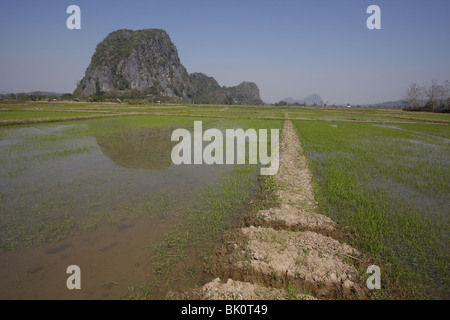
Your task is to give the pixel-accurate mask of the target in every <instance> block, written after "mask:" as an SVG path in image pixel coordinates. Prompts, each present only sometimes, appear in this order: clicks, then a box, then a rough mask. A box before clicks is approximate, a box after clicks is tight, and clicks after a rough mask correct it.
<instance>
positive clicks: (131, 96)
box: [0, 90, 189, 104]
mask: <svg viewBox="0 0 450 320" xmlns="http://www.w3.org/2000/svg"><path fill="white" fill-rule="evenodd" d="M0 101H5V102H13V103H14V102H15V103H20V102H27V101H79V102H117V103H121V102H124V103H128V104H149V103H189V101H185V100H183V99H179V98H170V97H166V96H154V95H150V94H147V93H145V92H142V91H140V90H130V91H129V92H127V93H126V94H121V95H120V97H119V96H118V95H114V94H108V93H104V92H100V93H99V94H97V95H92V96H89V97H76V96H74V95H73V94H71V93H63V94H58V93H44V92H39V91H36V92H32V93H8V94H0Z"/></svg>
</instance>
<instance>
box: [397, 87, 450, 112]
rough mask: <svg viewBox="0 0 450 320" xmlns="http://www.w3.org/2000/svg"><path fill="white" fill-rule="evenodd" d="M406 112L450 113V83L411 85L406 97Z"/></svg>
mask: <svg viewBox="0 0 450 320" xmlns="http://www.w3.org/2000/svg"><path fill="white" fill-rule="evenodd" d="M404 99H405V100H404V104H405V107H404V108H403V110H406V111H428V112H450V82H449V81H448V80H446V81H445V82H444V83H442V84H439V82H438V81H437V80H433V81H431V83H424V84H423V85H421V86H420V85H418V84H417V83H416V82H412V83H410V85H409V86H408V88H407V89H406V92H405V95H404Z"/></svg>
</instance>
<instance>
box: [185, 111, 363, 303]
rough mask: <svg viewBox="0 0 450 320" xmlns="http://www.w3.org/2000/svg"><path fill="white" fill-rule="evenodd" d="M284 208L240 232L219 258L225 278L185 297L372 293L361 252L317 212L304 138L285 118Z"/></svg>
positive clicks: (351, 295) (271, 211)
mask: <svg viewBox="0 0 450 320" xmlns="http://www.w3.org/2000/svg"><path fill="white" fill-rule="evenodd" d="M275 180H276V182H277V184H278V185H279V186H281V188H280V190H278V191H277V192H278V196H279V198H280V202H281V204H280V206H279V207H275V208H271V209H269V210H263V211H260V212H258V213H257V215H256V218H255V219H254V220H253V221H252V225H250V226H247V227H245V228H241V229H239V230H237V231H236V232H235V234H234V236H235V237H234V239H235V240H232V241H230V242H229V243H228V245H227V247H226V248H224V249H223V250H221V251H220V252H219V253H218V254H217V256H218V259H217V264H216V265H217V268H216V270H212V271H213V272H214V273H215V274H216V275H218V276H219V277H218V278H216V279H215V280H213V281H212V282H210V283H207V284H206V285H204V286H203V287H201V288H199V289H196V290H194V291H191V292H189V293H186V294H185V295H184V297H185V298H186V297H189V298H200V299H286V298H288V297H289V298H292V295H293V294H295V295H296V297H297V298H298V299H323V298H325V299H329V298H331V299H333V298H338V299H341V298H344V299H348V298H353V299H354V298H356V299H363V298H365V297H366V296H367V289H366V288H365V280H364V279H363V278H362V277H361V276H360V275H359V274H358V271H357V269H356V267H355V266H354V265H353V262H354V261H357V260H358V259H359V258H358V257H359V253H358V252H357V251H356V250H355V249H353V248H352V247H350V246H349V245H347V244H345V243H341V242H340V241H339V240H338V239H342V237H340V236H339V231H338V228H337V226H336V224H335V223H334V222H333V221H332V220H331V219H329V218H328V217H326V216H323V215H320V214H317V213H316V212H317V203H316V201H315V200H314V194H313V190H312V185H311V175H310V173H309V171H308V168H307V163H306V158H305V157H304V154H303V149H302V147H301V144H300V141H299V140H298V138H297V134H296V132H295V129H294V126H293V124H292V122H291V121H290V120H285V122H284V127H283V130H282V135H281V141H280V170H279V172H278V174H277V175H276V176H275Z"/></svg>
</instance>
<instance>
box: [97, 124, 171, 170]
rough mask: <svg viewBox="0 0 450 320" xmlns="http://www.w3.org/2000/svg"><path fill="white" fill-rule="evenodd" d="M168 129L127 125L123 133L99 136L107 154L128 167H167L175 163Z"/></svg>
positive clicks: (98, 138)
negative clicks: (172, 158)
mask: <svg viewBox="0 0 450 320" xmlns="http://www.w3.org/2000/svg"><path fill="white" fill-rule="evenodd" d="M172 131H173V130H171V129H168V128H148V127H147V128H126V129H125V128H124V130H123V131H122V132H120V133H115V134H112V135H108V136H97V137H96V138H97V143H98V144H99V146H100V147H101V148H102V152H103V154H104V155H105V156H107V157H108V158H109V159H111V160H112V161H113V162H114V163H115V164H117V165H119V166H121V167H124V168H141V169H153V170H163V169H167V168H168V167H169V166H170V165H171V164H172V160H171V156H170V154H171V152H172V148H173V146H174V145H175V144H176V143H177V142H172V141H171V140H170V137H171V135H172Z"/></svg>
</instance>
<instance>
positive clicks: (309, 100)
mask: <svg viewBox="0 0 450 320" xmlns="http://www.w3.org/2000/svg"><path fill="white" fill-rule="evenodd" d="M282 101H285V102H287V103H289V104H294V103H298V104H306V105H308V106H310V105H313V104H316V105H320V104H323V99H322V97H321V96H319V95H318V94H317V93H313V94H312V95H309V96H307V97H306V98H304V99H294V98H286V99H283V100H282Z"/></svg>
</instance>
